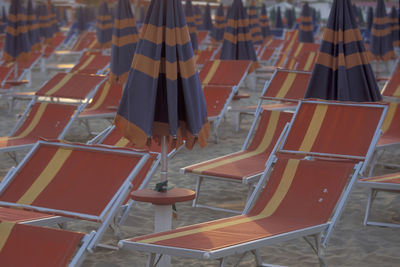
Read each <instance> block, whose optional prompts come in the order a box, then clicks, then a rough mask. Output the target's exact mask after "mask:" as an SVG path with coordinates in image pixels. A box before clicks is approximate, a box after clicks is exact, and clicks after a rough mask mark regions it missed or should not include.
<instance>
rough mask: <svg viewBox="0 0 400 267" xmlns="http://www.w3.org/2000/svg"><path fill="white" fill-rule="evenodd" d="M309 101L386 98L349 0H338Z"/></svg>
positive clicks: (363, 100) (323, 43)
mask: <svg viewBox="0 0 400 267" xmlns="http://www.w3.org/2000/svg"><path fill="white" fill-rule="evenodd" d="M305 97H306V98H320V99H327V100H339V101H357V102H370V101H379V100H381V99H382V97H381V94H380V92H379V88H378V85H377V83H376V80H375V77H374V73H373V72H372V68H371V65H370V64H369V61H368V56H367V54H366V52H365V47H364V43H363V41H362V37H361V32H360V28H359V27H358V24H357V22H356V20H355V16H354V12H353V8H352V6H351V3H350V1H349V0H335V1H334V2H333V5H332V9H331V12H330V14H329V18H328V23H327V25H326V28H325V31H324V35H323V39H322V43H321V46H320V51H319V53H318V57H317V61H316V63H315V66H314V69H313V71H312V75H311V78H310V81H309V83H308V87H307V92H306V95H305Z"/></svg>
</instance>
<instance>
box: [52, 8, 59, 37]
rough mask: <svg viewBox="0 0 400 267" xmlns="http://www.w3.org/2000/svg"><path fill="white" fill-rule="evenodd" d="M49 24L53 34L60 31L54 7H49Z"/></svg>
mask: <svg viewBox="0 0 400 267" xmlns="http://www.w3.org/2000/svg"><path fill="white" fill-rule="evenodd" d="M50 22H51V26H52V28H53V34H54V33H56V32H59V31H60V25H59V21H58V18H57V11H56V8H55V6H54V5H50Z"/></svg>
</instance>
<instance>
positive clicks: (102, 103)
mask: <svg viewBox="0 0 400 267" xmlns="http://www.w3.org/2000/svg"><path fill="white" fill-rule="evenodd" d="M121 96H122V84H120V83H112V82H109V81H106V82H104V83H102V84H101V85H100V87H99V89H98V90H97V92H96V94H95V95H94V97H93V99H92V101H91V102H90V104H89V105H88V106H87V107H86V108H85V109H84V110H83V111H82V112H81V113H80V114H79V119H80V121H81V122H83V123H84V125H85V126H86V128H87V130H88V131H89V133H91V128H90V123H89V119H93V118H102V119H111V118H114V116H115V113H116V112H117V108H118V105H119V101H120V100H121Z"/></svg>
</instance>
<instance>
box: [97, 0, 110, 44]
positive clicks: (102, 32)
mask: <svg viewBox="0 0 400 267" xmlns="http://www.w3.org/2000/svg"><path fill="white" fill-rule="evenodd" d="M112 28H113V24H112V18H111V14H110V11H109V9H108V5H107V2H103V3H102V4H101V5H100V7H99V13H98V15H97V24H96V34H97V41H98V42H99V43H100V45H101V46H102V47H104V48H110V47H111V39H112Z"/></svg>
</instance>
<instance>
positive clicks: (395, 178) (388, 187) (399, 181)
mask: <svg viewBox="0 0 400 267" xmlns="http://www.w3.org/2000/svg"><path fill="white" fill-rule="evenodd" d="M358 185H359V186H362V187H367V188H369V189H370V191H369V196H368V202H367V207H366V210H365V217H364V225H376V226H386V227H396V228H400V224H398V223H388V222H378V221H370V220H369V219H368V218H369V216H370V213H371V208H372V204H373V202H374V200H375V198H376V194H377V193H378V192H380V191H382V192H391V193H395V194H399V193H400V173H399V172H397V173H391V174H386V175H382V176H375V177H369V178H363V179H360V180H358Z"/></svg>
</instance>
